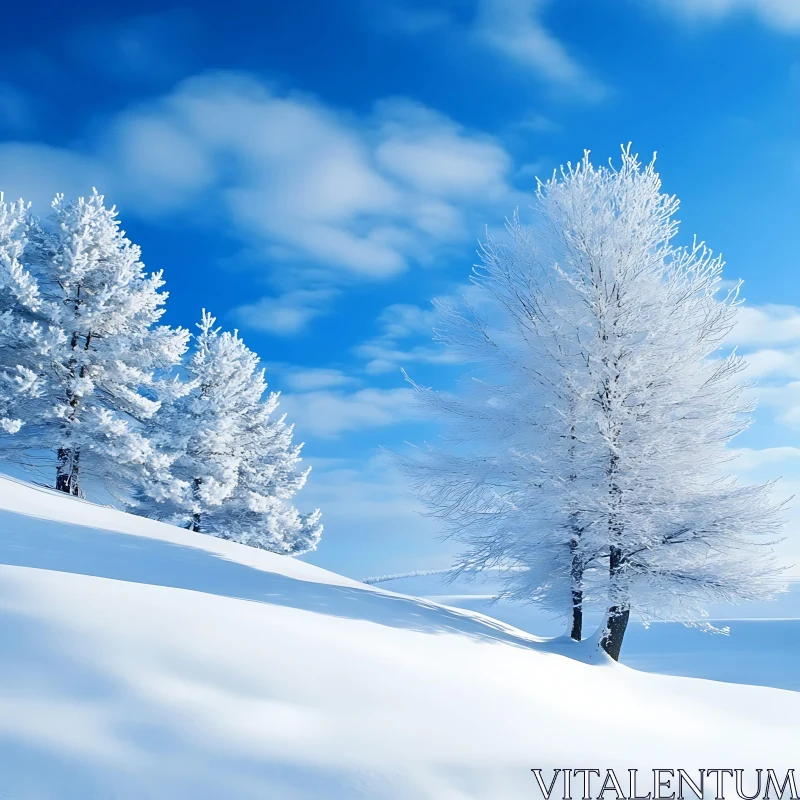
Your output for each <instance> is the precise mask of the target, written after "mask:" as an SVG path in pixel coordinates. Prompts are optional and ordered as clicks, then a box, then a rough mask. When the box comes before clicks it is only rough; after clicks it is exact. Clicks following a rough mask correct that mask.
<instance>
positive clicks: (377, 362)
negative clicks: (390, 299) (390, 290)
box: [355, 303, 453, 375]
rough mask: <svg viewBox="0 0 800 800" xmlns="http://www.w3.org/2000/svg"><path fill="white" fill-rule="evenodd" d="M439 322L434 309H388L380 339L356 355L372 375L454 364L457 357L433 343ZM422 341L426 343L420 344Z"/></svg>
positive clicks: (362, 346) (397, 306) (360, 348)
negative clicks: (405, 367) (401, 369)
mask: <svg viewBox="0 0 800 800" xmlns="http://www.w3.org/2000/svg"><path fill="white" fill-rule="evenodd" d="M435 321H436V311H435V309H434V308H433V306H431V307H429V308H420V307H419V306H415V305H410V304H403V303H397V304H394V305H391V306H387V307H386V308H385V309H384V310H383V311H382V312H381V314H380V316H379V317H378V320H377V324H378V331H379V332H378V335H377V336H375V337H374V338H372V339H370V340H368V341H366V342H362V343H361V344H360V345H358V346H357V347H356V349H355V353H356V355H357V356H358V357H359V358H362V359H364V361H365V365H364V369H365V370H366V372H367V373H369V374H372V375H377V374H381V373H385V372H391V371H392V370H395V371H399V370H400V368H401V367H403V366H409V365H411V364H413V363H423V364H450V363H453V354H452V353H451V352H449V351H448V350H447V349H446V348H445V347H443V346H442V345H439V344H437V343H435V342H433V341H432V338H433V326H434V324H435ZM409 339H417V341H418V343H417V344H411V343H409V341H408V340H409ZM420 339H422V340H424V342H423V343H420V342H419V340H420Z"/></svg>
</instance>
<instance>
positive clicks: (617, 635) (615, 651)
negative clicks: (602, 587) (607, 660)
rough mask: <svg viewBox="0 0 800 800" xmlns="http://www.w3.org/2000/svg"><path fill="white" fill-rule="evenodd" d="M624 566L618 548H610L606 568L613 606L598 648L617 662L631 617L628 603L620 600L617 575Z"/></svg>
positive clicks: (623, 559)
mask: <svg viewBox="0 0 800 800" xmlns="http://www.w3.org/2000/svg"><path fill="white" fill-rule="evenodd" d="M624 565H625V557H624V556H623V554H622V550H621V549H620V548H619V547H615V546H612V547H611V549H610V551H609V555H608V568H609V573H610V576H611V590H612V592H613V593H614V594H613V597H614V605H613V606H611V608H609V609H608V616H607V618H606V629H605V632H604V633H603V638H602V639H601V640H600V646H601V647H602V648H603V650H605V651H606V653H608V655H610V656H611V658H613V659H614V661H619V654H620V651H621V650H622V640H623V639H624V638H625V630H626V629H627V627H628V620H629V619H630V616H631V607H630V603H628V602H627V600H626V599H625V600H623V599H621V598H620V594H621V592H620V587H619V581H618V578H619V575H620V573H621V572H622V569H623V567H624Z"/></svg>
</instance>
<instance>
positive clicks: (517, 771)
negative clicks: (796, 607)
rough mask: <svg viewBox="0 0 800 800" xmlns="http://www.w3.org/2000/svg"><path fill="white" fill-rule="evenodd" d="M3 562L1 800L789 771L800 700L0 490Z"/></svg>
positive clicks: (509, 795) (286, 793) (250, 794)
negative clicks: (577, 775) (564, 775)
mask: <svg viewBox="0 0 800 800" xmlns="http://www.w3.org/2000/svg"><path fill="white" fill-rule="evenodd" d="M0 564H2V566H0V798H3V800H8V799H10V798H14V799H15V800H21V799H23V798H24V800H28V798H31V800H33V799H36V800H38V799H39V798H80V800H93V799H94V798H97V800H100V798H103V800H106V799H107V798H114V799H115V800H134V798H135V800H143V799H145V798H147V799H154V798H158V800H161V799H162V798H163V799H164V800H167V798H169V799H170V800H174V799H175V798H191V799H192V800H206V799H208V800H211V798H215V799H218V798H230V799H231V800H237V799H238V798H244V799H246V800H249V799H250V798H252V799H253V800H256V798H257V799H258V800H265V799H268V800H283V799H284V798H286V799H291V800H295V799H296V800H304V799H305V798H325V800H345V799H347V800H352V799H353V798H364V799H365V800H367V799H369V800H400V799H401V798H402V799H403V800H405V799H406V798H414V799H415V800H416V799H419V800H467V798H487V799H491V800H515V799H516V798H531V797H536V796H538V795H537V792H538V790H537V789H536V787H535V784H534V782H533V778H532V776H531V773H530V769H531V768H532V767H543V768H547V769H549V768H552V767H556V766H560V767H564V766H572V767H581V766H587V765H588V764H591V765H593V766H594V765H597V766H598V767H600V768H607V767H614V768H616V769H619V770H624V769H627V768H628V767H641V768H645V769H651V768H653V767H665V766H674V767H678V766H680V767H684V768H687V769H691V768H699V767H709V766H717V767H719V766H726V767H727V766H730V767H741V768H753V767H759V766H760V767H767V766H768V767H773V768H775V769H786V768H788V767H795V768H796V767H798V766H799V765H798V764H797V763H796V762H797V748H796V742H797V738H796V737H797V733H796V720H797V718H798V715H800V693H795V692H787V691H782V690H779V689H773V688H762V687H754V686H742V685H732V684H724V683H715V682H709V681H702V680H692V679H685V678H673V677H666V676H660V675H650V674H644V673H641V672H637V671H634V670H631V669H629V668H627V667H625V666H619V665H614V664H611V663H599V664H588V663H583V661H582V660H581V658H585V656H586V652H587V651H586V649H585V648H583V647H579V646H575V645H572V644H571V643H569V642H564V641H560V642H546V641H543V640H541V639H536V638H535V637H532V636H530V635H528V634H525V633H523V632H522V631H520V630H517V629H515V628H513V627H510V626H509V625H506V624H503V623H500V622H496V621H494V620H492V619H490V618H487V617H483V616H481V615H479V614H475V613H471V612H468V611H459V610H454V609H448V608H444V607H442V606H439V605H436V604H435V603H432V602H430V601H426V600H421V599H415V598H411V597H404V596H401V595H396V594H392V593H390V592H385V591H381V590H380V589H375V588H371V587H368V586H365V585H363V584H359V583H357V582H355V581H352V580H349V579H347V578H343V577H340V576H337V575H334V574H332V573H329V572H326V571H324V570H321V569H318V568H316V567H313V566H310V565H308V564H304V563H301V562H298V561H292V560H289V559H287V558H283V557H280V556H275V555H272V554H270V553H265V552H261V551H256V550H253V549H250V548H246V547H243V546H240V545H236V544H233V543H230V542H223V541H219V540H215V539H212V538H210V537H206V536H202V535H201V534H192V533H190V532H187V531H183V530H179V529H177V528H172V527H169V526H165V525H161V524H158V523H153V522H150V521H147V520H144V519H141V518H137V517H133V516H130V515H126V514H122V513H121V512H118V511H113V510H111V509H105V508H102V507H98V506H93V505H90V504H88V503H83V502H81V501H78V500H74V499H72V498H68V497H66V496H57V495H56V494H55V493H50V492H47V491H42V490H38V489H35V488H33V487H30V486H26V485H23V484H19V483H16V482H13V481H11V480H8V479H2V478H0ZM665 630H666V629H665ZM669 630H672V629H671V628H670V629H669ZM676 630H677V629H676ZM650 634H653V635H654V636H656V637H663V636H667V637H668V638H669V637H670V636H677V637H678V638H677V639H675V644H676V647H678V648H680V647H684V644H682V642H683V641H684V640H682V639H681V638H680V637H681V636H683V634H682V633H679V634H673V633H669V632H667V633H665V632H662V631H660V630H657V629H656V627H654V628H652V629H651V631H650V632H648V636H649V635H650ZM686 634H687V635H688V634H693V635H694V636H695V637H700V636H701V635H700V634H696V633H694V632H692V631H687V632H686ZM635 636H636V637H638V636H639V634H638V633H637V634H636V635H635ZM714 638H715V639H720V638H721V637H714ZM739 639H740V637H739V636H735V637H731V638H730V639H728V640H727V641H728V642H734V641H737V640H739ZM685 641H688V639H687V640H685ZM699 641H703V642H712V641H713V639H712V638H709V637H701V638H700V639H699ZM742 641H744V640H742ZM642 642H649V643H650V645H653V644H654V643H655V642H656V639H652V640H651V639H647V638H643V639H642ZM631 644H632V645H635V641H634V640H632V641H631ZM714 646H715V647H717V646H719V645H716V644H714ZM723 646H727V645H723ZM637 648H638V649H637ZM651 649H653V650H655V649H656V648H655V647H652V648H651ZM562 652H569V653H571V654H573V655H575V656H576V658H565V657H564V656H563V655H561V654H560V653H562ZM636 652H638V653H639V656H632V657H631V663H634V662H635V659H636V658H641V659H645V658H646V657H647V647H645V646H644V645H637V646H635V647H632V648H631V653H632V654H634V653H636ZM774 655H775V654H774V653H768V654H765V655H764V656H763V657H764V658H765V659H770V658H773V657H774ZM653 664H655V662H654V661H653V660H652V657H651V663H650V664H649V666H652V665H653ZM641 665H648V664H647V662H646V661H641ZM668 666H669V665H668Z"/></svg>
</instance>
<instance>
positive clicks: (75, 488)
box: [0, 191, 322, 554]
mask: <svg viewBox="0 0 800 800" xmlns="http://www.w3.org/2000/svg"><path fill="white" fill-rule="evenodd" d="M140 255H141V252H140V249H139V247H138V246H136V245H135V244H133V243H132V242H131V241H130V240H129V239H128V238H127V237H126V235H125V232H124V231H123V230H122V229H121V228H120V223H119V220H118V216H117V211H116V209H115V208H113V207H112V208H109V207H106V205H105V203H104V199H103V196H102V195H100V194H98V193H97V192H96V191H95V192H94V193H93V194H92V195H91V196H90V197H87V198H80V199H78V200H77V201H74V202H72V201H68V200H65V198H64V197H63V196H62V195H59V196H57V197H56V198H55V200H54V201H53V204H52V213H51V214H50V215H49V216H48V217H47V218H45V219H43V220H40V219H38V218H37V217H35V216H34V215H33V213H32V211H31V208H30V205H29V204H26V203H24V202H23V201H21V200H20V201H17V202H11V203H9V202H5V201H4V199H3V198H2V195H0V437H2V438H1V439H0V450H1V452H2V454H3V455H4V456H5V457H6V458H9V459H12V460H13V461H15V462H16V463H17V464H18V465H20V466H22V467H24V468H28V469H37V468H38V469H41V467H42V466H43V464H46V465H48V466H49V467H50V468H52V469H53V473H54V476H55V478H54V486H55V488H56V489H58V490H60V491H63V492H66V493H68V494H72V495H82V494H83V493H84V492H85V490H86V487H87V486H91V487H99V486H100V485H102V486H104V487H105V488H106V489H107V490H108V491H109V492H111V493H112V494H113V495H114V496H115V497H117V498H118V499H120V500H121V501H122V502H124V503H126V504H127V505H129V506H130V507H132V509H133V510H134V511H137V512H138V513H143V514H147V515H148V516H153V517H157V518H161V519H165V520H169V521H171V522H174V523H175V524H178V525H182V526H185V527H188V528H191V529H192V530H194V531H200V532H203V533H209V534H213V535H215V536H219V537H222V538H226V539H232V540H235V541H238V542H243V543H246V544H250V545H253V546H256V547H261V548H264V549H267V550H272V551H275V552H281V553H287V554H298V553H302V552H306V551H308V550H310V549H313V548H314V547H315V546H316V543H317V542H318V541H319V537H320V535H321V532H322V525H321V523H320V513H319V511H315V512H313V513H311V514H308V515H302V514H300V513H299V512H298V511H297V509H295V508H294V507H293V506H292V505H291V499H292V497H293V496H294V495H295V493H296V492H297V491H298V490H299V489H301V488H302V487H303V485H304V484H305V481H306V479H307V476H308V471H304V472H301V471H298V462H299V461H300V449H301V447H302V445H299V446H298V445H294V444H293V443H292V426H290V425H287V424H286V422H285V419H284V417H277V418H276V417H275V416H274V412H275V409H276V407H277V405H278V395H277V394H276V393H274V392H273V393H269V394H266V389H267V385H266V382H265V379H264V371H263V370H260V369H259V367H258V357H257V356H256V355H255V354H254V353H253V352H252V351H250V350H249V349H248V348H247V347H246V346H245V344H244V342H243V341H242V340H241V338H240V337H239V336H238V334H237V333H235V332H234V333H230V332H222V331H221V330H220V329H219V328H215V327H214V322H215V321H214V318H213V317H212V316H211V315H209V314H208V313H206V312H205V311H204V312H203V316H202V320H201V322H200V324H199V326H198V328H199V333H198V334H197V335H195V336H190V334H189V331H187V330H185V329H182V328H171V327H169V326H167V325H163V324H159V322H160V319H161V317H162V315H163V314H164V311H165V308H164V304H165V301H166V299H167V294H166V292H163V291H160V290H161V287H162V286H163V285H164V280H163V277H162V273H161V272H154V273H150V274H148V273H146V272H145V267H144V264H143V263H142V262H141V259H140ZM190 340H192V352H191V355H190V358H189V360H188V363H187V364H186V365H185V368H183V369H182V367H183V359H184V356H185V354H186V352H187V349H188V348H189V345H190ZM181 371H182V372H183V373H184V374H179V373H181Z"/></svg>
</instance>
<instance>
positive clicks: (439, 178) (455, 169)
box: [375, 102, 511, 199]
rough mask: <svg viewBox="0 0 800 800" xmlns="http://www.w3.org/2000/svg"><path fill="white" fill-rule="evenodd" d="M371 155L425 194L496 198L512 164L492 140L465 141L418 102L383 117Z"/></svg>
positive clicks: (401, 105) (504, 188)
mask: <svg viewBox="0 0 800 800" xmlns="http://www.w3.org/2000/svg"><path fill="white" fill-rule="evenodd" d="M381 135H382V141H381V142H380V144H379V145H378V147H377V149H376V152H375V156H376V159H377V161H378V164H380V166H381V167H383V168H384V169H385V170H386V171H387V172H389V173H390V174H392V175H394V176H395V177H397V178H399V179H400V180H402V181H404V182H406V183H409V184H410V185H411V186H412V187H413V188H414V189H416V190H418V191H420V192H422V193H423V194H426V195H433V196H444V197H456V198H460V197H463V196H466V197H475V196H478V195H484V196H486V197H489V198H490V199H492V198H498V197H501V196H502V195H503V194H505V192H506V191H507V186H506V183H505V180H506V176H507V175H508V173H509V172H510V168H511V160H510V158H509V156H508V154H507V153H506V151H505V150H504V149H503V148H502V147H501V146H500V145H499V144H498V143H497V142H496V141H495V140H493V139H491V138H490V137H488V136H487V137H481V136H479V135H473V136H470V137H468V136H464V133H463V131H462V130H461V129H460V128H459V126H458V125H456V124H455V123H454V122H453V121H452V120H449V119H447V117H444V116H442V115H441V114H437V113H434V112H432V111H430V110H429V109H427V108H424V107H422V106H420V105H418V104H416V103H410V102H402V103H399V102H395V103H394V104H392V105H391V106H390V107H389V109H388V110H387V112H386V113H385V119H384V122H383V126H382V131H381Z"/></svg>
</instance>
